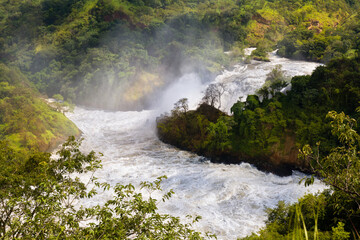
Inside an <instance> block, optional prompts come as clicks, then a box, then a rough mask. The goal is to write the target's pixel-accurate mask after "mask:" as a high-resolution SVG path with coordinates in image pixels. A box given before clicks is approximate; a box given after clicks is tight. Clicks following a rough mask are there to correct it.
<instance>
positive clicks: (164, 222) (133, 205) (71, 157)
mask: <svg viewBox="0 0 360 240" xmlns="http://www.w3.org/2000/svg"><path fill="white" fill-rule="evenodd" d="M80 142H81V141H75V139H74V137H71V138H70V139H69V140H68V141H67V142H66V143H64V144H63V147H62V148H61V150H60V151H59V152H58V153H57V155H58V157H57V158H56V159H51V158H50V154H49V153H39V152H33V153H31V154H29V156H28V157H24V156H22V155H21V154H17V153H16V152H14V151H12V150H11V149H10V148H9V147H7V145H6V143H4V142H1V144H0V153H1V154H0V173H1V174H0V183H1V184H0V239H23V238H25V239H202V238H203V236H202V235H201V234H200V233H199V232H196V231H194V230H192V229H191V225H192V223H189V224H182V223H181V222H180V219H179V218H177V217H173V216H170V215H168V214H159V213H158V212H157V202H158V199H154V198H153V197H152V196H151V195H152V193H153V192H154V191H161V187H160V184H161V181H162V179H164V178H166V177H165V176H163V177H159V178H157V180H155V181H154V182H143V183H141V188H143V189H146V190H148V192H149V193H150V197H146V198H145V197H144V196H143V195H142V194H141V193H140V192H139V191H136V190H135V188H134V186H133V185H131V184H128V185H121V184H117V185H116V186H115V187H111V186H110V185H109V184H107V183H101V182H99V181H97V179H96V178H95V177H94V175H93V173H94V171H95V170H96V169H98V168H100V167H101V162H100V160H99V158H98V155H97V154H95V153H94V152H90V153H88V154H83V153H82V152H80V150H79V146H80ZM82 173H90V176H91V177H90V180H89V182H88V183H83V182H81V181H80V179H79V178H78V177H74V175H78V174H82ZM89 183H93V184H94V186H95V187H94V188H92V189H89V188H88V185H87V184H89ZM101 189H102V190H104V191H108V190H110V189H112V190H113V192H114V197H113V198H112V199H110V200H108V201H107V202H106V203H105V204H103V205H97V206H94V207H90V208H84V207H82V206H81V207H79V206H76V205H75V202H76V201H78V200H80V199H84V198H92V197H93V196H94V195H96V194H97V191H99V190H101ZM172 194H173V191H172V190H170V191H169V192H167V193H165V194H164V195H163V196H162V198H161V200H162V201H165V200H167V199H169V198H170V197H171V195H172ZM198 220H199V217H196V218H195V219H194V220H193V222H196V221H198ZM209 237H210V236H209Z"/></svg>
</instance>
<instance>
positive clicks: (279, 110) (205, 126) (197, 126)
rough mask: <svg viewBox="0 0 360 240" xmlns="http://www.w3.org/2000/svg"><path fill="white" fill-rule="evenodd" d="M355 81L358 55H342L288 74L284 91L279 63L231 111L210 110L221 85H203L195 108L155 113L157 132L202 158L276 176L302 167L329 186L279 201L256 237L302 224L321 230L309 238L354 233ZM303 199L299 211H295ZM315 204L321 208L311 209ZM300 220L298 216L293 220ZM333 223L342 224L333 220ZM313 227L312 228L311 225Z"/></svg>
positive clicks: (182, 104)
mask: <svg viewBox="0 0 360 240" xmlns="http://www.w3.org/2000/svg"><path fill="white" fill-rule="evenodd" d="M359 79H360V58H359V57H357V58H352V59H346V58H342V59H337V60H332V61H331V62H330V63H329V64H328V65H327V66H320V67H318V68H317V69H316V70H315V71H314V72H313V74H312V75H311V76H297V77H294V78H292V79H291V90H290V91H288V92H286V93H284V92H282V91H281V90H282V89H283V88H284V87H286V86H287V85H288V84H289V83H288V82H287V81H288V80H287V79H286V77H285V76H284V74H283V73H282V71H281V68H280V67H276V68H274V69H273V71H272V72H270V73H269V74H268V77H267V81H266V83H265V84H264V86H263V87H262V88H261V89H259V90H258V91H257V95H249V96H248V97H247V99H246V101H241V100H239V101H238V102H237V103H235V104H234V105H233V107H232V108H231V111H232V113H233V116H226V115H225V114H224V113H222V112H221V111H219V110H217V109H216V108H215V107H217V106H219V102H220V100H219V99H220V97H219V96H220V95H221V86H219V87H216V86H211V85H210V87H209V88H208V90H207V91H206V92H205V94H209V96H210V97H209V96H207V95H205V97H204V98H203V103H202V104H201V105H200V106H199V108H198V109H197V110H194V111H188V110H187V107H186V101H185V100H184V99H182V100H180V101H179V102H178V103H176V104H175V108H174V110H173V111H172V113H171V115H170V116H163V117H161V118H159V119H158V125H157V127H158V134H159V137H160V139H162V140H163V141H165V142H168V143H170V144H174V145H176V146H178V147H180V148H183V149H187V150H191V151H194V152H197V153H199V154H202V155H205V156H208V157H210V158H212V160H213V161H215V162H217V161H219V160H220V161H222V162H225V163H234V162H241V161H247V162H250V163H252V164H254V165H255V166H257V167H258V168H259V169H261V170H267V171H271V172H274V173H277V174H291V169H300V170H303V171H304V170H305V171H309V172H313V173H315V174H316V175H317V176H318V177H320V178H322V179H323V181H324V182H325V183H327V184H329V185H330V186H331V187H332V190H333V192H332V193H330V192H328V193H326V194H325V193H324V194H320V195H319V196H308V197H306V198H305V199H304V200H301V201H300V202H299V203H298V204H297V205H293V206H286V207H285V206H283V205H281V206H279V208H278V209H275V210H273V214H277V215H275V216H273V217H274V219H273V220H272V219H271V218H270V219H269V223H268V226H267V228H266V229H265V230H264V231H263V232H262V235H261V236H260V237H259V239H282V238H281V237H283V239H287V237H289V236H291V235H293V234H294V235H299V234H300V235H302V234H303V233H302V231H304V229H305V227H303V226H302V224H303V222H304V224H305V222H306V224H305V226H307V227H311V228H312V229H311V231H319V232H321V234H324V236H322V235H321V236H318V235H317V234H318V233H317V232H316V233H315V235H316V236H317V237H316V238H314V239H333V238H331V234H336V233H331V231H332V227H334V229H335V230H333V231H340V230H341V229H342V230H343V227H345V229H346V231H349V232H350V231H351V232H353V237H354V238H356V239H357V238H358V237H359V236H358V235H357V231H358V228H357V227H356V226H359V224H360V222H359V217H358V216H359V213H360V208H359V202H360V198H359V196H360V195H359V192H360V186H359V185H358V172H359V163H360V158H359V156H358V147H359V138H360V137H359V135H358V134H357V131H358V127H357V125H356V119H358V118H359V113H358V110H357V106H358V105H359V101H360V95H359V93H360V88H359ZM211 89H215V90H216V89H217V91H214V90H211ZM334 110H335V111H338V112H342V113H341V114H337V113H336V112H335V111H334ZM344 112H345V113H346V114H347V115H345V113H344ZM327 114H328V118H325V116H326V115H327ZM348 115H349V116H348ZM329 119H330V120H329ZM305 144H310V145H311V146H313V147H314V148H315V149H314V150H311V148H310V147H309V146H307V147H305V148H304V149H303V150H302V153H303V155H304V156H305V157H304V158H301V157H299V155H298V153H299V149H300V148H301V147H302V146H304V145H305ZM307 183H311V179H309V180H307ZM308 198H309V199H310V200H309V199H308ZM311 199H313V200H311ZM321 199H323V200H321ZM307 201H310V202H313V203H312V205H309V204H308V203H304V202H307ZM318 201H323V202H322V203H318ZM317 204H320V205H321V206H320V205H319V206H317ZM303 205H306V206H304V208H305V209H303V210H301V207H302V206H303ZM320 207H322V208H323V209H322V210H321V211H322V212H323V213H320V212H318V211H320V210H319V209H318V208H320ZM308 212H309V213H308ZM295 213H296V214H297V215H294V214H295ZM301 214H305V215H306V214H308V215H309V216H310V217H309V216H305V217H304V216H302V215H301ZM312 214H314V216H313V215H312ZM300 218H303V219H305V220H301V221H300V220H296V219H300ZM296 221H298V222H296ZM302 221H303V222H302ZM339 222H342V223H344V224H345V225H344V226H342V225H341V226H340V225H339V226H338V225H337V224H338V223H339ZM296 224H298V225H296ZM315 226H316V228H317V229H313V228H314V227H315ZM297 228H298V230H299V231H298V233H296V232H295V230H296V229H297ZM308 230H309V229H308ZM342 230H341V231H342ZM305 231H306V229H305ZM344 231H345V230H344ZM250 239H258V237H256V236H252V237H251V238H250ZM299 239H302V238H299ZM338 239H347V238H338Z"/></svg>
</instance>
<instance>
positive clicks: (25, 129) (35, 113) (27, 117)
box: [0, 64, 79, 151]
mask: <svg viewBox="0 0 360 240" xmlns="http://www.w3.org/2000/svg"><path fill="white" fill-rule="evenodd" d="M0 77H1V80H0V113H1V114H0V139H1V140H7V141H8V142H9V144H10V145H12V146H13V147H15V148H17V149H18V150H19V149H23V148H37V149H40V150H43V151H45V150H49V149H51V148H53V147H55V146H56V145H57V144H59V143H60V142H61V141H63V140H65V139H66V138H67V137H68V136H70V135H79V130H78V129H77V128H76V126H75V125H74V124H73V123H72V122H71V121H69V120H68V119H67V118H66V117H65V116H64V115H63V114H61V113H59V112H57V111H55V109H53V108H51V107H50V106H48V105H47V104H46V103H45V100H44V99H40V98H39V94H38V93H37V92H36V90H34V89H32V85H31V84H30V83H29V81H28V80H27V79H26V77H25V76H23V75H22V74H20V73H19V71H18V70H17V69H16V68H8V67H6V66H5V65H3V64H0Z"/></svg>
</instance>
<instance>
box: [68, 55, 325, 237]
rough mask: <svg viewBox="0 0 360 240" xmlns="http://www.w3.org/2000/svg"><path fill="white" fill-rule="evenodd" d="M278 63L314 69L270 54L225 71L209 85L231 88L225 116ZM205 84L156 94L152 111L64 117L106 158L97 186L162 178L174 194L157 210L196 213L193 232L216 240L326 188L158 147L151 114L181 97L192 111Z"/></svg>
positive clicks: (245, 230)
mask: <svg viewBox="0 0 360 240" xmlns="http://www.w3.org/2000/svg"><path fill="white" fill-rule="evenodd" d="M277 64H281V65H282V66H283V70H285V71H286V73H287V74H288V75H289V76H293V75H299V74H309V73H311V71H312V70H313V69H314V68H315V67H316V66H317V64H315V63H306V62H297V61H289V60H287V59H284V58H278V57H276V56H274V55H272V56H271V62H270V63H260V62H252V63H251V64H248V65H238V66H236V67H235V68H234V69H233V70H232V71H224V73H223V74H222V75H220V76H218V77H217V79H216V80H215V81H216V82H224V83H225V84H227V85H228V86H229V89H231V90H232V94H231V95H228V96H226V99H224V102H226V104H224V106H225V107H224V110H228V109H229V107H230V106H231V104H232V103H233V102H234V101H236V100H237V99H238V97H239V96H246V95H248V94H252V93H254V91H255V90H256V89H257V88H259V87H261V85H262V84H263V83H264V81H265V78H266V74H267V73H268V72H270V71H271V69H272V68H273V67H274V66H275V65H277ZM207 84H209V83H203V82H201V81H200V79H199V78H198V77H197V76H196V75H194V74H189V75H186V76H184V77H182V78H180V79H179V80H178V81H176V82H175V83H174V84H173V85H171V86H169V88H168V90H167V91H165V92H164V94H163V96H159V99H158V101H157V102H156V103H154V109H155V110H147V111H141V112H135V111H133V112H106V111H99V110H86V109H83V108H76V109H75V112H74V113H72V114H69V115H68V116H69V118H70V119H71V120H72V121H74V123H75V124H76V125H77V126H78V127H79V128H80V129H81V130H82V131H83V137H84V138H85V140H84V142H83V144H82V148H83V150H86V151H88V150H95V151H99V152H102V153H103V154H104V157H103V169H101V170H99V171H98V172H97V173H96V176H97V177H98V178H100V179H101V180H102V181H106V182H108V183H110V184H112V185H115V184H117V183H122V184H127V183H133V184H135V185H138V184H139V183H140V182H141V181H151V180H154V179H155V178H156V177H158V176H161V175H167V177H168V179H167V180H165V181H164V182H163V185H162V186H163V188H164V190H170V189H173V190H174V192H175V195H174V196H173V197H172V198H171V199H170V200H169V201H168V202H166V203H162V204H161V206H160V211H161V212H163V213H170V214H172V215H175V216H180V217H181V218H183V219H185V216H186V215H188V214H191V215H200V216H202V220H201V221H200V222H199V223H198V224H197V225H196V228H197V230H200V231H210V232H212V233H215V234H217V236H218V239H236V238H237V237H243V236H246V235H248V234H250V233H252V232H254V231H257V230H259V229H260V228H261V227H263V226H264V221H265V219H266V214H265V209H266V208H267V207H275V205H276V204H277V202H278V201H279V200H285V201H286V202H294V201H296V199H297V198H299V197H301V196H302V195H304V194H305V193H307V192H317V191H319V190H320V189H323V187H324V186H323V185H322V184H321V183H319V182H318V181H317V182H315V184H314V185H313V186H312V187H310V188H305V187H304V186H303V185H299V184H298V182H299V180H300V179H301V178H302V177H303V175H302V174H301V173H298V172H294V174H293V175H292V176H289V177H278V176H275V175H273V174H269V173H263V172H260V171H258V170H257V169H256V168H254V167H252V166H250V165H249V164H241V165H224V164H213V163H210V162H209V161H207V160H206V159H204V158H202V157H199V156H197V155H194V154H191V153H188V152H185V151H180V150H178V149H176V148H174V147H171V146H169V145H166V144H163V143H161V142H160V141H159V140H158V139H157V137H156V133H155V130H154V128H155V124H154V122H155V118H156V116H157V115H159V114H160V113H161V112H163V111H165V110H169V109H170V108H171V106H172V105H173V103H174V102H175V101H176V100H177V99H179V98H181V97H188V98H189V100H190V103H191V104H192V105H194V106H195V105H196V103H197V102H198V101H199V99H201V91H203V90H204V89H205V88H206V85H207ZM109 197H110V196H108V195H104V194H102V195H99V196H97V197H96V198H94V199H92V200H91V201H92V202H86V203H85V204H93V203H101V202H104V200H105V199H107V198H109Z"/></svg>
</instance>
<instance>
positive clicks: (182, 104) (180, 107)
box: [171, 98, 189, 116]
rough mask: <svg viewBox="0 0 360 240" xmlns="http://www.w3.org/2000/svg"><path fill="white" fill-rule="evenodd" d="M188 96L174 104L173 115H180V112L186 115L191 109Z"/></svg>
mask: <svg viewBox="0 0 360 240" xmlns="http://www.w3.org/2000/svg"><path fill="white" fill-rule="evenodd" d="M188 102H189V101H188V99H187V98H181V99H180V100H179V101H177V102H176V103H175V104H174V109H173V110H171V113H172V115H173V116H178V115H179V114H180V113H184V114H185V116H186V113H187V111H188V110H189V103H188Z"/></svg>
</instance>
